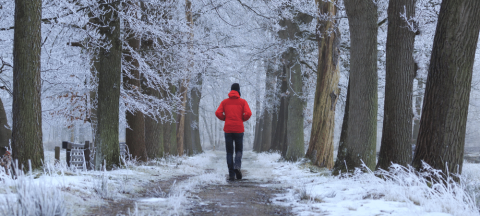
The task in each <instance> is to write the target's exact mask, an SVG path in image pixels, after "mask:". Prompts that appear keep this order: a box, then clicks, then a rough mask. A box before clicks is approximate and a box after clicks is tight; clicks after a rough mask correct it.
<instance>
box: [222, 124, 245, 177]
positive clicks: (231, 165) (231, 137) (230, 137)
mask: <svg viewBox="0 0 480 216" xmlns="http://www.w3.org/2000/svg"><path fill="white" fill-rule="evenodd" d="M234 141H235V162H234V161H233V142H234ZM225 149H226V150H227V165H228V174H229V175H230V176H234V175H235V172H234V171H233V170H234V169H240V168H241V167H242V154H243V133H225Z"/></svg>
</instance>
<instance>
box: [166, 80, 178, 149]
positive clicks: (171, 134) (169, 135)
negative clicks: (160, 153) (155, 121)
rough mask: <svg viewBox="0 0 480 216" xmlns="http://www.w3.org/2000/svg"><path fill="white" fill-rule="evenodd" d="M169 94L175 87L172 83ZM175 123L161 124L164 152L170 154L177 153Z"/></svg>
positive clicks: (172, 92) (174, 91)
mask: <svg viewBox="0 0 480 216" xmlns="http://www.w3.org/2000/svg"><path fill="white" fill-rule="evenodd" d="M169 91H170V93H171V94H175V93H176V91H177V89H176V87H175V86H174V85H170V89H169ZM177 125H178V123H176V122H166V123H164V124H163V147H164V149H165V153H168V154H170V155H178V151H177Z"/></svg>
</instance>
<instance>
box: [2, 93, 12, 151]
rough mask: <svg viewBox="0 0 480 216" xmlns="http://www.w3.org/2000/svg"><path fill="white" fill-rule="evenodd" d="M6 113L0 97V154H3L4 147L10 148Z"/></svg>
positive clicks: (9, 132)
mask: <svg viewBox="0 0 480 216" xmlns="http://www.w3.org/2000/svg"><path fill="white" fill-rule="evenodd" d="M9 128H10V126H8V120H7V113H6V112H5V107H4V106H3V102H2V100H1V99H0V156H3V155H4V154H5V151H6V150H7V149H6V148H10V146H9V144H10V142H9V141H10V139H11V138H12V130H10V129H9Z"/></svg>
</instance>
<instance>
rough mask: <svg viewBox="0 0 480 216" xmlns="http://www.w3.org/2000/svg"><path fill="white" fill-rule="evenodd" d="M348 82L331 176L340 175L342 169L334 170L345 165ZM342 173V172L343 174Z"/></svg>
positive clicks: (346, 169)
mask: <svg viewBox="0 0 480 216" xmlns="http://www.w3.org/2000/svg"><path fill="white" fill-rule="evenodd" d="M350 94H351V93H350V80H348V87H347V99H346V101H345V112H344V113H343V122H342V130H341V132H340V142H339V143H338V150H337V159H336V160H335V164H334V166H333V170H332V174H333V175H340V174H341V173H342V169H336V167H342V166H343V165H342V164H344V163H345V157H346V155H347V148H346V147H345V141H346V140H347V135H348V134H347V131H348V130H347V129H348V113H349V105H350ZM345 171H346V172H348V167H345ZM345 171H343V172H345Z"/></svg>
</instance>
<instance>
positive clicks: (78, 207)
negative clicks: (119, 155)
mask: <svg viewBox="0 0 480 216" xmlns="http://www.w3.org/2000/svg"><path fill="white" fill-rule="evenodd" d="M47 153H48V154H52V155H53V152H47ZM45 158H46V161H45V163H44V166H43V170H41V171H35V172H31V173H30V172H27V173H26V174H22V175H20V176H19V178H18V179H17V180H13V179H11V177H10V176H7V175H6V174H5V172H4V171H3V170H2V169H0V179H1V181H0V183H2V184H4V187H0V206H1V208H0V214H3V215H65V214H68V215H83V214H87V213H88V212H89V210H91V209H92V208H95V207H96V206H100V205H105V204H106V203H107V202H111V201H115V202H117V201H120V200H123V199H127V200H132V201H131V203H132V204H133V205H132V207H131V209H130V211H129V212H128V213H127V215H136V216H140V215H186V214H188V211H187V209H188V208H189V207H191V205H192V200H193V199H196V200H198V197H196V196H195V195H194V194H193V193H195V192H197V191H198V190H199V189H200V188H201V187H202V186H206V185H223V184H227V182H226V174H227V166H226V163H225V153H224V152H223V151H222V152H220V151H207V152H205V153H202V154H199V155H196V156H193V157H172V156H168V157H166V158H162V159H156V160H150V161H148V162H139V161H137V160H132V159H124V162H123V166H122V167H120V168H119V169H115V170H111V171H80V170H73V169H70V168H68V167H67V166H66V164H65V163H64V162H60V163H54V162H53V160H50V158H49V157H47V155H46V157H45ZM242 170H245V173H246V175H245V178H246V179H248V180H249V181H254V182H258V183H259V184H260V186H262V187H278V188H283V189H285V191H287V193H286V194H278V195H277V196H276V197H275V198H273V200H272V202H273V204H277V205H285V206H289V207H291V208H292V209H293V212H294V213H295V214H298V215H312V214H313V215H318V214H320V215H322V214H329V215H382V214H389V215H479V201H478V200H479V197H480V196H479V194H480V165H479V164H470V163H465V164H464V167H463V174H462V175H461V176H460V183H456V182H454V181H452V179H443V180H437V181H432V180H431V179H440V178H441V175H440V174H439V173H438V171H435V170H433V169H427V170H426V171H425V172H422V173H418V172H415V170H414V169H412V168H411V167H402V166H398V165H393V166H392V167H391V168H390V169H389V170H388V171H377V172H372V171H370V170H368V169H364V170H363V171H360V170H357V171H356V172H353V173H348V174H345V175H344V176H342V177H334V176H331V175H330V171H328V170H326V169H320V168H318V167H315V166H312V165H311V164H310V163H309V162H308V160H303V161H299V162H295V163H292V162H286V161H283V160H281V157H280V155H279V154H278V153H259V154H257V153H253V152H245V153H244V160H243V165H242ZM379 176H381V177H379ZM179 177H181V178H182V179H185V180H182V181H175V183H173V185H170V186H169V187H170V188H161V187H160V186H159V185H158V186H155V187H151V188H150V189H149V190H148V191H145V188H144V187H145V185H152V184H153V183H155V182H157V181H163V180H168V179H174V178H179ZM432 177H434V178H432ZM172 181H173V180H172ZM443 182H446V184H444V183H443Z"/></svg>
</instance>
